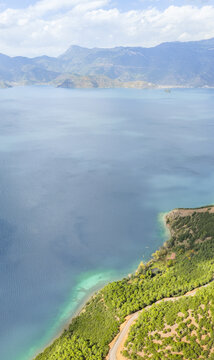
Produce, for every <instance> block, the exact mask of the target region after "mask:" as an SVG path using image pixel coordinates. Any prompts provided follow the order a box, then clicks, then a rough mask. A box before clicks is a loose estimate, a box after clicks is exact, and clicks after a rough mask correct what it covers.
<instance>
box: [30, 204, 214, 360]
mask: <svg viewBox="0 0 214 360" xmlns="http://www.w3.org/2000/svg"><path fill="white" fill-rule="evenodd" d="M166 222H167V226H169V228H170V230H171V238H170V239H169V240H168V241H167V242H166V243H165V244H164V246H163V247H161V248H160V249H159V250H158V251H157V252H156V253H155V254H154V255H153V259H152V260H151V261H149V262H148V263H147V264H143V263H141V264H140V266H139V268H138V270H137V271H136V273H135V274H133V275H132V276H130V277H127V278H125V279H123V280H121V281H117V282H113V283H111V284H109V285H107V286H106V287H105V288H104V289H102V290H101V291H99V292H98V293H97V294H96V295H95V296H94V297H93V298H92V299H91V300H90V301H89V302H88V303H87V305H86V306H85V308H84V309H83V311H82V312H81V314H80V315H79V316H78V317H76V318H75V319H73V321H72V322H71V325H70V327H69V329H68V330H66V331H64V333H63V334H62V335H61V336H60V337H59V338H58V339H57V340H55V341H54V343H53V344H52V345H51V346H50V347H48V348H47V349H46V350H45V351H44V352H43V353H42V354H40V355H38V356H37V357H36V360H46V359H50V360H52V359H55V360H67V359H75V360H76V359H80V360H102V359H104V358H105V356H106V355H107V353H108V351H109V344H110V342H111V341H112V339H113V338H114V336H115V335H116V334H117V333H118V331H119V326H120V324H121V323H123V322H124V320H125V317H126V316H127V315H129V314H132V313H134V312H136V311H138V310H140V309H143V308H145V307H146V306H148V305H151V304H153V303H155V302H157V301H158V300H160V299H164V298H169V297H176V296H181V295H182V294H185V293H187V292H188V291H191V290H193V289H196V288H197V287H200V286H202V285H205V284H208V283H210V282H212V280H213V275H214V207H212V206H210V207H206V208H201V209H194V210H191V209H187V210H185V209H179V210H174V211H172V212H171V213H169V214H168V216H167V217H166ZM212 289H213V285H212V284H211V285H209V287H207V288H204V289H202V290H201V292H200V293H199V294H198V295H197V297H196V296H194V297H192V298H185V300H182V299H181V300H177V301H178V302H172V303H169V302H168V303H167V305H166V303H163V304H159V305H153V306H154V307H151V310H149V311H143V312H142V315H141V316H140V318H139V320H138V322H137V324H136V325H134V326H133V328H132V329H131V331H130V335H129V338H128V341H127V344H126V350H125V353H124V354H125V355H126V357H127V358H130V359H154V360H157V359H163V358H166V359H167V358H170V359H172V357H168V355H169V353H170V352H173V356H174V357H173V359H196V358H197V357H199V356H201V358H202V359H205V358H206V356H209V357H208V358H210V359H212V357H211V356H213V355H211V353H212V345H213V344H212V340H211V339H212V338H213V336H212V335H213V296H212ZM179 301H180V302H179ZM156 306H157V308H156ZM179 309H180V310H179ZM178 310H179V311H178ZM207 314H208V315H207ZM205 316H206V319H205ZM186 323H187V324H188V328H186V325H185V324H186ZM175 329H176V332H174V330H175ZM172 333H173V334H172ZM165 334H168V335H167V336H166V337H165ZM184 337H185V339H184ZM196 340H197V341H196ZM205 340H206V342H207V345H206V346H205ZM208 340H209V341H208ZM193 343H194V346H193ZM194 349H196V350H195V351H196V353H195V354H197V357H196V355H194V356H195V357H194V356H193V355H192V354H193V352H194ZM186 356H188V357H186Z"/></svg>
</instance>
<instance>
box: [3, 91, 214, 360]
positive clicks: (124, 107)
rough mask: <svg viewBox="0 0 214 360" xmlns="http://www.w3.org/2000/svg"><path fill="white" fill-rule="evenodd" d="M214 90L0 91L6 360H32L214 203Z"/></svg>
mask: <svg viewBox="0 0 214 360" xmlns="http://www.w3.org/2000/svg"><path fill="white" fill-rule="evenodd" d="M213 100H214V91H213V90H211V89H203V90H200V89H198V90H188V89H185V90H172V92H171V93H170V94H169V93H166V92H164V91H161V90H151V91H147V90H144V91H139V90H136V91H135V90H64V89H54V88H45V87H44V88H40V87H32V88H14V89H8V90H1V91H0V203H1V206H0V258H1V259H0V267H1V269H0V270H1V271H0V284H1V285H0V309H1V312H0V359H4V360H28V359H30V358H31V357H32V356H34V354H36V353H37V352H38V351H39V350H40V349H41V348H42V347H43V346H44V345H46V344H48V343H49V342H50V341H51V339H53V337H54V336H56V334H58V332H59V331H60V329H62V328H63V326H64V325H65V324H66V323H67V321H68V319H69V318H70V316H72V315H73V314H75V313H76V312H77V310H78V309H79V307H80V305H81V304H82V303H84V301H85V300H86V298H87V297H88V296H89V295H90V294H91V293H92V292H93V291H95V290H96V289H98V288H100V287H101V286H103V284H105V283H107V282H108V281H111V280H114V279H117V278H120V277H122V276H125V275H126V274H127V273H129V272H131V271H133V270H134V269H135V267H136V266H137V264H138V263H139V262H140V260H141V259H148V258H149V256H150V254H151V253H153V252H154V251H155V249H156V248H157V247H158V246H159V245H160V244H161V243H162V242H163V241H164V239H166V237H167V236H168V235H167V233H166V232H165V230H164V228H163V226H162V225H161V219H162V215H163V214H162V213H164V212H166V211H169V210H170V209H172V208H175V207H194V206H201V205H204V204H208V203H209V204H210V203H213V202H214V188H213V183H214V151H213V150H214V149H213V148H214V145H213V138H214V101H213Z"/></svg>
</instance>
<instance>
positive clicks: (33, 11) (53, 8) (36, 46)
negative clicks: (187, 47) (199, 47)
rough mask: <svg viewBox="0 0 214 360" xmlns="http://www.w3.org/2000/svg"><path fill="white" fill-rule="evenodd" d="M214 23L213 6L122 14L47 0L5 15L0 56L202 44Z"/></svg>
mask: <svg viewBox="0 0 214 360" xmlns="http://www.w3.org/2000/svg"><path fill="white" fill-rule="evenodd" d="M106 5H108V7H107V6H106ZM213 19H214V6H211V5H209V6H208V5H207V6H203V7H201V8H198V7H196V6H190V5H186V6H180V7H179V6H170V7H168V8H167V9H165V10H164V11H160V10H158V9H157V8H155V7H153V8H149V9H146V10H135V11H127V12H121V11H119V10H118V9H117V8H111V7H110V2H109V0H60V1H59V0H41V1H38V2H37V3H36V4H35V5H34V6H29V7H28V8H26V9H6V10H5V11H0V52H2V53H6V54H9V55H26V56H37V55H41V54H48V55H58V54H60V53H62V52H63V51H64V50H65V49H66V48H67V47H69V46H70V45H71V44H78V45H81V46H87V47H94V46H97V47H114V46H120V45H123V46H127V45H130V46H153V45H156V44H159V43H161V42H164V41H175V40H180V41H188V40H199V39H204V38H210V37H214V21H213Z"/></svg>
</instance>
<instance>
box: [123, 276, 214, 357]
mask: <svg viewBox="0 0 214 360" xmlns="http://www.w3.org/2000/svg"><path fill="white" fill-rule="evenodd" d="M124 355H125V356H126V357H127V358H129V359H136V360H138V359H139V360H140V359H143V360H147V359H154V360H159V359H160V360H161V359H170V360H174V359H175V360H179V359H188V360H193V359H198V358H200V359H204V360H207V359H214V283H212V284H211V285H210V286H209V287H207V288H203V289H200V290H198V291H197V293H196V295H194V296H188V297H183V298H181V299H179V300H176V301H174V302H173V301H169V302H161V303H159V304H154V305H152V307H151V308H149V309H148V310H145V311H143V312H142V314H141V315H140V317H139V319H138V321H137V323H136V324H135V325H134V326H133V327H132V328H131V331H130V334H129V337H128V340H127V341H126V350H124Z"/></svg>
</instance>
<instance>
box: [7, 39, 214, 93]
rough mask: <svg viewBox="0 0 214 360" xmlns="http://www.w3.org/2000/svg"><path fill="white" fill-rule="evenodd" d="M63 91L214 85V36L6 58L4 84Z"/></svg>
mask: <svg viewBox="0 0 214 360" xmlns="http://www.w3.org/2000/svg"><path fill="white" fill-rule="evenodd" d="M34 84H44V85H48V84H49V85H54V86H59V87H68V88H69V87H71V88H72V87H73V88H75V87H80V88H81V87H86V88H87V87H104V88H105V87H107V88H108V87H139V88H143V87H153V86H166V87H167V86H184V87H204V86H210V87H212V86H214V38H213V39H210V40H202V41H195V42H184V43H182V42H171V43H163V44H161V45H158V46H156V47H152V48H142V47H116V48H113V49H102V48H94V49H87V48H82V47H79V46H71V47H70V48H69V49H68V50H67V51H66V52H65V53H64V54H62V55H61V56H59V57H58V58H54V57H48V56H41V57H36V58H26V57H13V58H12V57H9V56H6V55H3V54H0V85H1V87H7V86H15V85H34Z"/></svg>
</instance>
